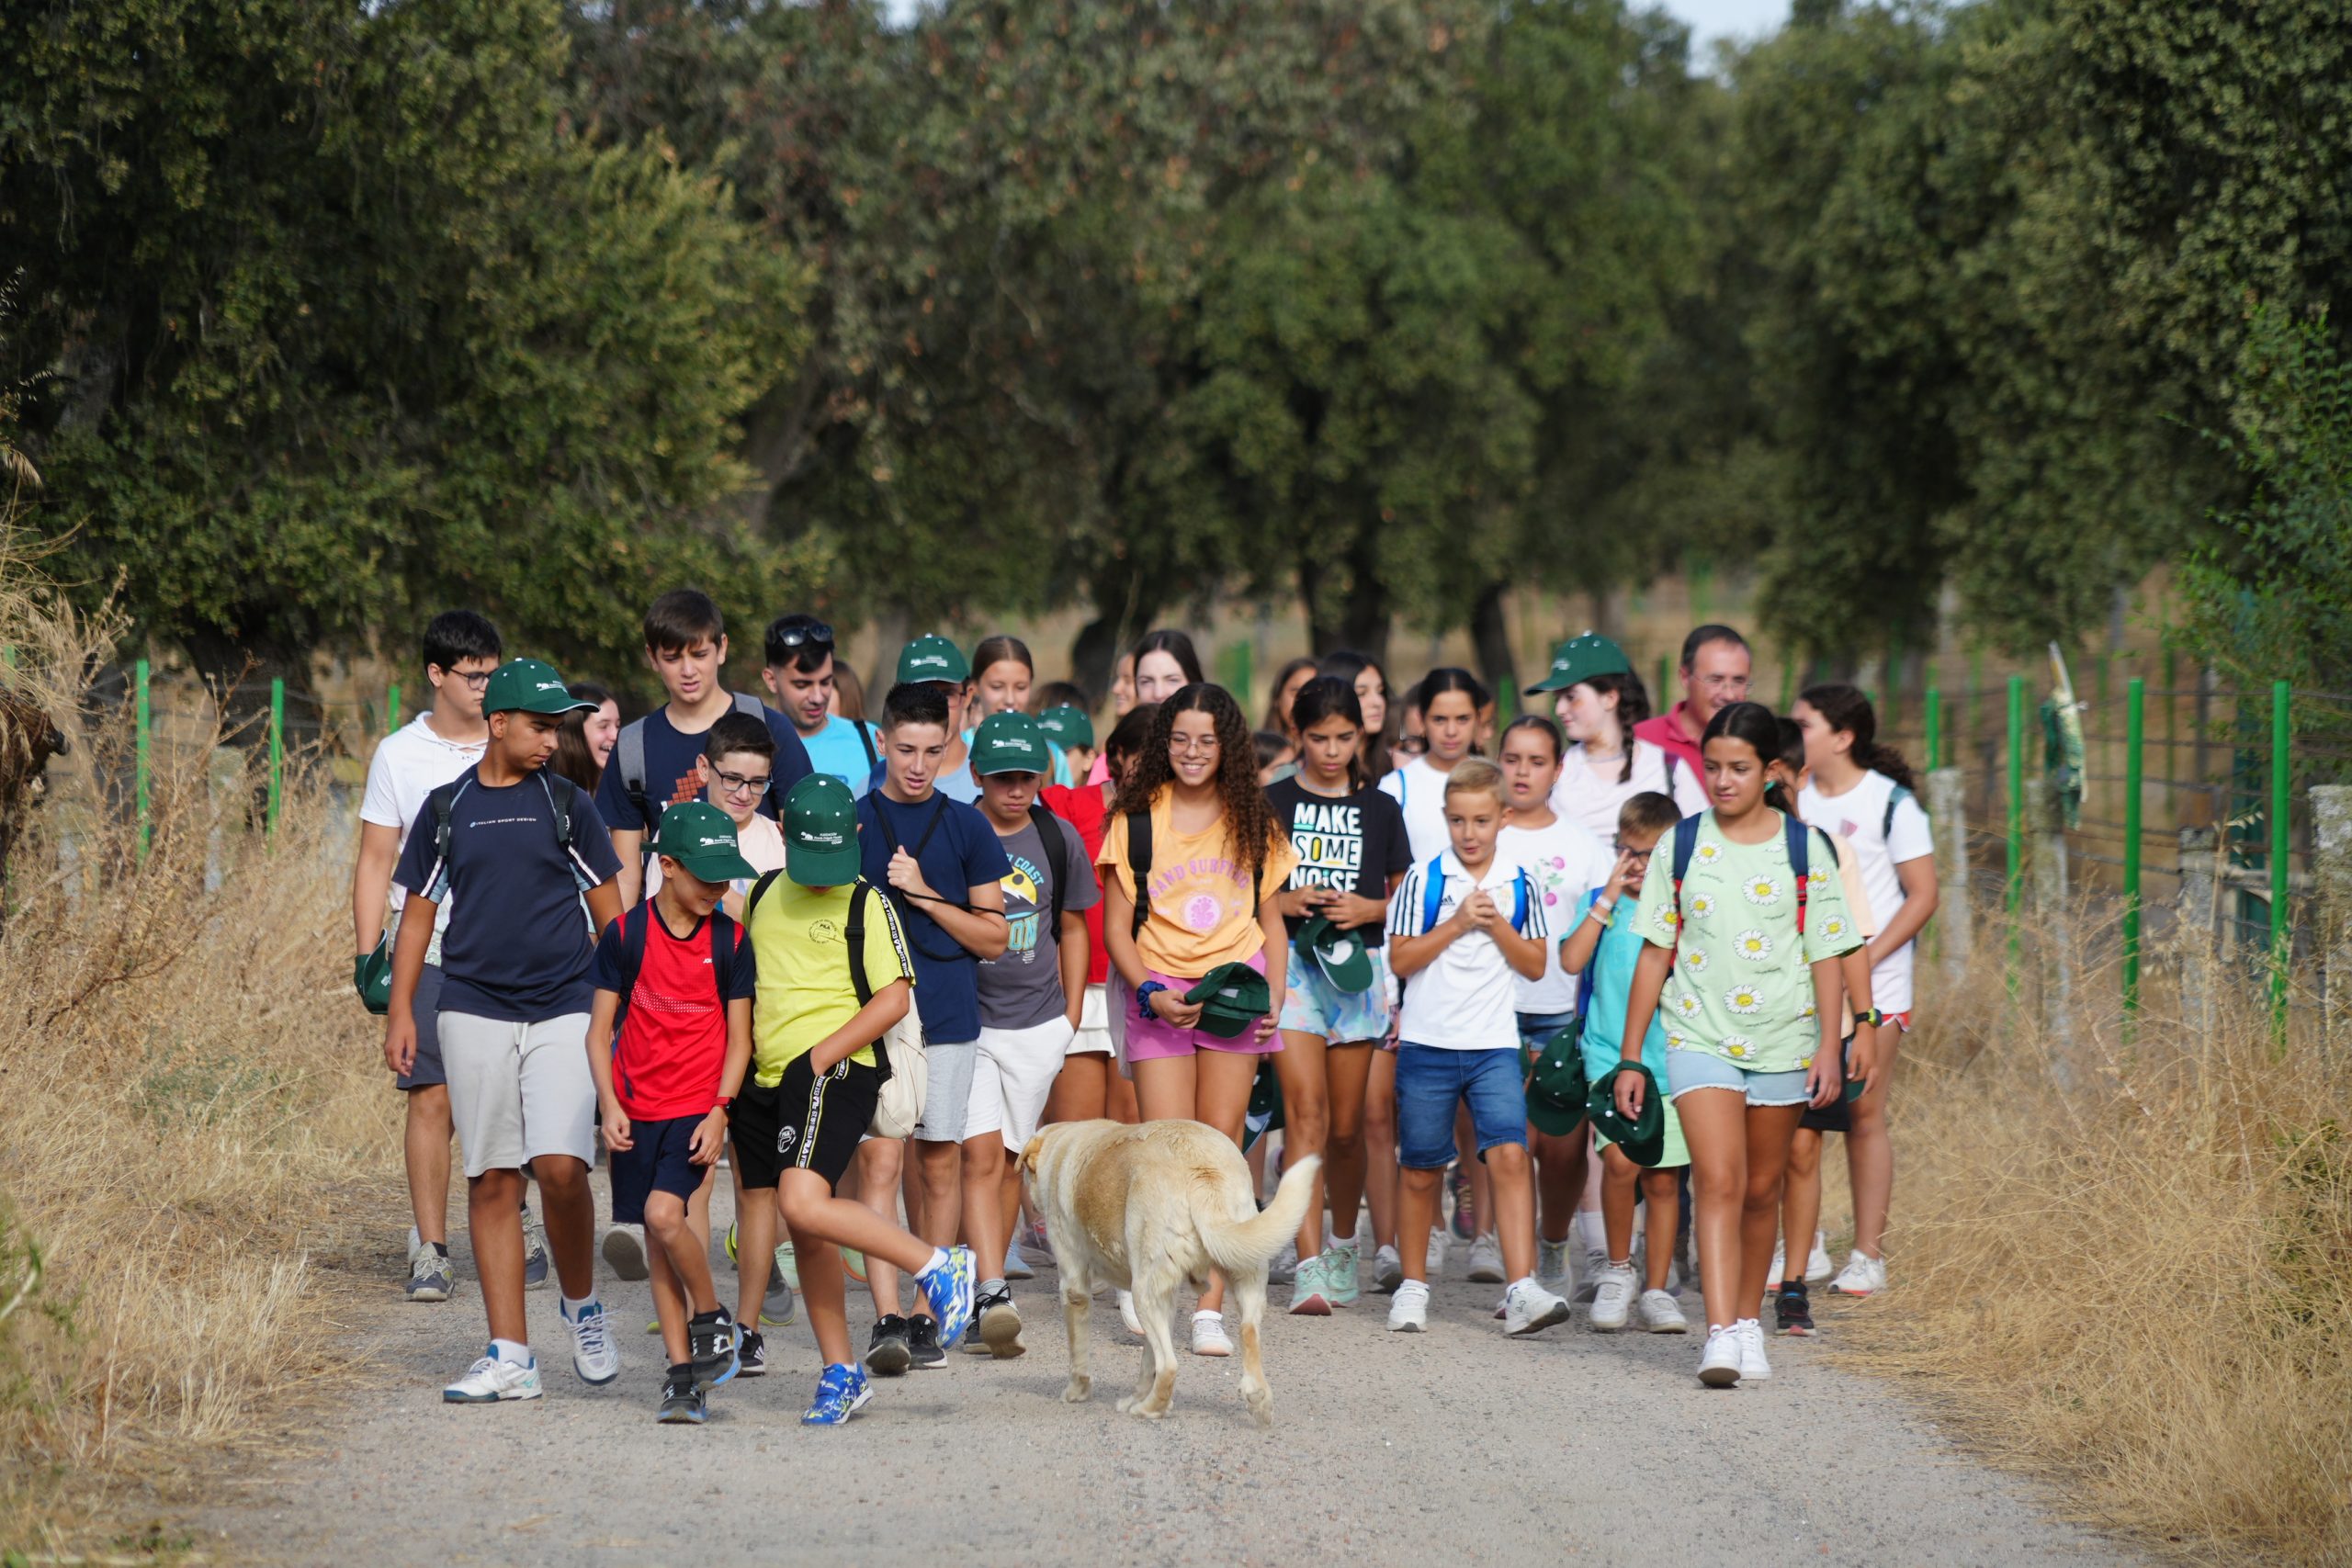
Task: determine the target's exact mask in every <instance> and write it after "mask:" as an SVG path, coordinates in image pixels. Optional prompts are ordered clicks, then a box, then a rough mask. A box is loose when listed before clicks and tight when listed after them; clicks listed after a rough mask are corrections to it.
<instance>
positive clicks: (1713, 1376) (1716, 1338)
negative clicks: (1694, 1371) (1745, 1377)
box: [1699, 1327, 1740, 1388]
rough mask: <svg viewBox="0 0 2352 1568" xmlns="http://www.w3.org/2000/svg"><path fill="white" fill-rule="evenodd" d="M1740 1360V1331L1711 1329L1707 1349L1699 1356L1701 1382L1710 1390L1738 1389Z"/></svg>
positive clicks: (1730, 1328) (1708, 1333) (1726, 1328)
mask: <svg viewBox="0 0 2352 1568" xmlns="http://www.w3.org/2000/svg"><path fill="white" fill-rule="evenodd" d="M1739 1360H1740V1356H1739V1330H1738V1329H1736V1328H1732V1327H1723V1328H1710V1329H1708V1330H1707V1348H1706V1349H1705V1350H1703V1351H1702V1352H1701V1353H1700V1356H1699V1381H1700V1382H1702V1383H1705V1384H1706V1385H1707V1386H1708V1387H1709V1388H1736V1387H1737V1386H1738V1385H1739Z"/></svg>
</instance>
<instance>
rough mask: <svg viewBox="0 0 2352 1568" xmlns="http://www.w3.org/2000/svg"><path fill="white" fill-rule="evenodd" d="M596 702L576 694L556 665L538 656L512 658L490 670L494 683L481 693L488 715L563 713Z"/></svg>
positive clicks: (491, 681) (592, 704)
mask: <svg viewBox="0 0 2352 1568" xmlns="http://www.w3.org/2000/svg"><path fill="white" fill-rule="evenodd" d="M594 706H595V704H594V703H590V702H582V700H581V699H580V698H578V697H575V696H573V695H572V694H571V687H569V686H567V685H565V684H564V683H563V677H562V676H560V675H559V674H557V673H556V672H555V666H554V665H552V664H548V663H543V662H542V661H540V660H537V659H510V660H507V661H506V662H505V663H503V664H502V665H500V666H499V667H498V668H497V669H495V670H493V671H491V672H490V684H488V685H487V686H484V687H483V688H482V694H481V711H482V716H484V717H488V716H490V715H492V714H494V713H546V714H563V713H571V712H572V711H573V710H574V709H577V708H593V707H594Z"/></svg>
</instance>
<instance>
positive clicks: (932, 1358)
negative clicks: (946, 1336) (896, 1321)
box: [907, 1317, 947, 1367]
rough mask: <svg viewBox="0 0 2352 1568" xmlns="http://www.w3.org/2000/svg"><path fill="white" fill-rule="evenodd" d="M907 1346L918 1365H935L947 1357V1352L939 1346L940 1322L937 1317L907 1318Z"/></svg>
mask: <svg viewBox="0 0 2352 1568" xmlns="http://www.w3.org/2000/svg"><path fill="white" fill-rule="evenodd" d="M907 1348H908V1349H909V1350H910V1352H912V1353H913V1356H914V1360H915V1365H916V1366H918V1367H935V1366H937V1365H939V1363H940V1362H942V1361H944V1360H945V1359H947V1352H946V1351H944V1350H943V1349H941V1348H939V1322H938V1320H937V1319H936V1318H929V1317H910V1318H909V1319H907Z"/></svg>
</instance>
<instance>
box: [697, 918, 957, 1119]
mask: <svg viewBox="0 0 2352 1568" xmlns="http://www.w3.org/2000/svg"><path fill="white" fill-rule="evenodd" d="M781 874H782V873H780V872H774V871H771V872H769V873H768V874H766V875H764V876H763V877H761V878H760V879H759V881H757V882H755V883H753V884H752V891H751V894H750V895H749V897H746V898H745V899H744V900H743V929H744V931H746V932H748V931H750V930H751V927H752V911H754V910H756V909H757V908H759V907H760V897H761V895H763V894H764V893H765V892H767V890H768V884H769V883H771V882H774V881H775V879H776V878H777V877H778V876H779V875H781ZM873 892H874V885H873V884H872V883H870V882H868V881H866V880H865V878H864V877H862V876H861V877H859V878H858V879H857V881H856V882H855V883H854V884H853V885H852V886H851V888H850V895H849V922H848V924H847V926H846V927H845V928H844V930H843V931H842V937H843V940H844V941H846V942H848V944H849V983H850V987H851V988H852V989H853V990H854V991H855V992H856V993H857V1005H858V1006H859V1007H860V1008H864V1007H865V1004H866V1003H868V1002H870V1001H872V1000H873V999H874V987H873V986H872V985H871V984H870V983H869V982H868V981H867V979H866V976H865V900H866V897H867V896H868V895H869V894H872V893H873ZM886 918H887V917H886ZM874 1067H875V1070H876V1072H877V1073H879V1074H880V1075H881V1077H882V1092H881V1094H880V1095H879V1096H878V1097H877V1098H876V1100H875V1101H874V1120H873V1121H872V1122H868V1123H867V1124H866V1131H867V1132H868V1133H870V1134H873V1135H874V1136H875V1137H877V1138H903V1137H906V1136H907V1135H908V1134H910V1133H912V1132H913V1131H914V1130H915V1123H916V1122H920V1121H922V1100H923V1092H924V1090H925V1089H926V1088H927V1087H928V1086H929V1084H930V1082H931V1064H930V1062H929V1061H928V1060H927V1059H925V1057H924V1055H923V1043H922V1015H921V1014H920V1013H918V1012H917V1011H916V1010H915V1001H914V998H913V997H912V996H911V995H910V996H909V997H908V998H907V1012H906V1016H905V1017H904V1018H901V1019H900V1020H899V1021H898V1022H896V1023H894V1024H892V1025H891V1026H890V1027H889V1029H888V1032H885V1033H884V1034H883V1036H882V1038H881V1039H879V1040H876V1041H875V1042H874Z"/></svg>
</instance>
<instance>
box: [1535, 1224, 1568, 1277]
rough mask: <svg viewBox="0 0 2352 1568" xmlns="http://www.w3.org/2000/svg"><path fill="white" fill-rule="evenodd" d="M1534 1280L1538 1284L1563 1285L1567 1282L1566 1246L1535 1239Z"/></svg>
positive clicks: (1562, 1242)
mask: <svg viewBox="0 0 2352 1568" xmlns="http://www.w3.org/2000/svg"><path fill="white" fill-rule="evenodd" d="M1535 1279H1536V1281H1537V1282H1538V1283H1539V1284H1544V1285H1565V1284H1566V1283H1567V1282H1568V1244H1567V1243H1566V1242H1565V1241H1545V1240H1544V1238H1543V1237H1542V1236H1538V1237H1536V1238H1535Z"/></svg>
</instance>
